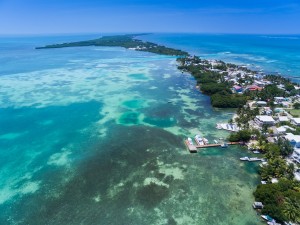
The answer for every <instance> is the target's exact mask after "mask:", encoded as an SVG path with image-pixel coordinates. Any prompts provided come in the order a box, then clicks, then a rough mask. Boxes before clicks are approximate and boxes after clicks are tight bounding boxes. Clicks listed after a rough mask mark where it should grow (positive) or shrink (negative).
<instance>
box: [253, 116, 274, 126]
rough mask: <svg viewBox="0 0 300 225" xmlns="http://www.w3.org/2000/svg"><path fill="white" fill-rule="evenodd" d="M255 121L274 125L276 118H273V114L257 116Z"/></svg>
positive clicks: (259, 123) (260, 124) (260, 123)
mask: <svg viewBox="0 0 300 225" xmlns="http://www.w3.org/2000/svg"><path fill="white" fill-rule="evenodd" d="M254 120H255V122H256V123H257V124H258V125H259V126H262V125H269V126H271V125H274V124H275V120H274V119H273V117H272V116H256V117H255V119H254Z"/></svg>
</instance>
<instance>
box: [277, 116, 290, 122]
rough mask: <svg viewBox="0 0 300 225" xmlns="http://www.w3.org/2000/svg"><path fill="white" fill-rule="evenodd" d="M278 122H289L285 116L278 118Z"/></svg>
mask: <svg viewBox="0 0 300 225" xmlns="http://www.w3.org/2000/svg"><path fill="white" fill-rule="evenodd" d="M278 120H279V122H289V118H288V117H287V116H279V117H278Z"/></svg>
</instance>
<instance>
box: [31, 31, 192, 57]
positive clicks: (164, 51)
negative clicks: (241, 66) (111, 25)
mask: <svg viewBox="0 0 300 225" xmlns="http://www.w3.org/2000/svg"><path fill="white" fill-rule="evenodd" d="M142 35H146V34H125V35H114V36H104V37H101V38H98V39H94V40H88V41H78V42H69V43H62V44H52V45H46V46H44V47H37V48H36V49H48V48H66V47H86V46H109V47H123V48H127V49H132V50H136V51H143V52H151V53H155V54H160V55H171V56H188V55H189V54H188V53H187V52H185V51H181V50H178V49H174V48H168V47H166V46H163V45H158V44H155V43H151V42H148V41H147V42H144V41H141V40H139V39H136V37H137V36H142Z"/></svg>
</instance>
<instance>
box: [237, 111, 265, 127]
mask: <svg viewBox="0 0 300 225" xmlns="http://www.w3.org/2000/svg"><path fill="white" fill-rule="evenodd" d="M257 115H259V109H258V108H254V109H251V108H250V107H249V106H246V107H240V108H238V109H237V118H236V119H235V122H236V123H237V125H238V127H241V128H245V129H248V128H249V122H250V121H251V120H253V119H254V118H255V117H256V116H257Z"/></svg>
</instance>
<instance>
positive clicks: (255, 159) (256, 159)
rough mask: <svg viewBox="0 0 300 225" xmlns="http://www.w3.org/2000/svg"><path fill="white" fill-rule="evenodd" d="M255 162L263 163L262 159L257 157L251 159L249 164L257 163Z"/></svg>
mask: <svg viewBox="0 0 300 225" xmlns="http://www.w3.org/2000/svg"><path fill="white" fill-rule="evenodd" d="M255 161H261V159H260V158H257V157H253V158H249V162H255Z"/></svg>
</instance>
